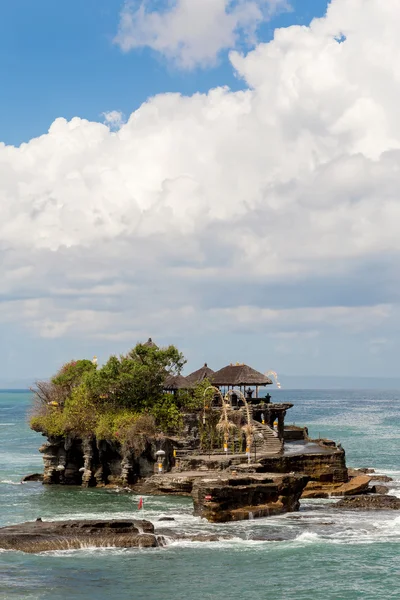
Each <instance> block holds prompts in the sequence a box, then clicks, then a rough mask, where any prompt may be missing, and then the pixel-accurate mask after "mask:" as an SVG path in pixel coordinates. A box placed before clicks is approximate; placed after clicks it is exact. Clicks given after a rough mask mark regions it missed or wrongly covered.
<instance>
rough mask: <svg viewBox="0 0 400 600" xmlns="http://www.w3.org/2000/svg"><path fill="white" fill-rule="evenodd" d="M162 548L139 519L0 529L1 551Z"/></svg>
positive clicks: (38, 522)
mask: <svg viewBox="0 0 400 600" xmlns="http://www.w3.org/2000/svg"><path fill="white" fill-rule="evenodd" d="M162 545H163V540H162V539H161V540H160V539H158V536H156V535H155V533H154V526H153V524H152V523H150V522H149V521H142V520H109V521H102V520H82V521H54V522H51V521H47V522H45V521H42V520H41V519H38V520H36V521H33V522H28V523H21V524H20V525H11V526H9V527H2V528H0V548H2V549H3V550H20V551H22V552H28V553H31V554H32V553H37V552H47V551H51V550H70V549H78V548H85V547H116V548H155V547H158V546H162Z"/></svg>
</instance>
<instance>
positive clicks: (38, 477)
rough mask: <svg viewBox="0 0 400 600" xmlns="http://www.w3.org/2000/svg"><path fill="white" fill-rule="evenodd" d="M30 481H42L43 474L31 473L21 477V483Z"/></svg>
mask: <svg viewBox="0 0 400 600" xmlns="http://www.w3.org/2000/svg"><path fill="white" fill-rule="evenodd" d="M30 481H40V482H42V481H43V474H42V473H31V474H30V475H25V477H23V478H22V479H21V483H28V482H30Z"/></svg>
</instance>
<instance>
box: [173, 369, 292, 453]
mask: <svg viewBox="0 0 400 600" xmlns="http://www.w3.org/2000/svg"><path fill="white" fill-rule="evenodd" d="M272 373H273V372H272ZM274 375H275V378H276V377H277V376H276V374H275V373H274ZM205 380H207V381H209V382H210V386H211V387H212V388H213V390H214V392H215V393H214V394H213V397H212V399H211V402H210V406H208V404H207V402H206V401H205V404H204V411H203V413H204V414H203V423H204V424H206V420H207V411H208V410H209V409H211V410H214V411H215V410H217V411H218V410H219V411H221V410H222V409H224V405H225V404H226V408H227V410H228V411H230V413H231V414H233V415H234V414H235V413H243V416H244V417H250V418H248V419H247V420H248V423H247V425H248V426H251V427H252V428H253V431H252V432H251V433H252V436H251V440H250V438H248V441H249V442H250V441H251V445H250V449H249V447H248V452H250V451H251V446H252V445H254V448H255V450H256V451H257V446H258V453H259V454H261V453H266V454H277V453H278V454H279V453H281V452H282V451H283V448H284V441H285V416H286V411H287V410H289V409H290V408H292V406H293V404H290V403H272V401H271V400H272V399H271V395H270V394H269V393H267V394H266V395H264V396H261V395H260V390H261V389H262V388H265V387H266V386H268V385H272V384H273V381H272V379H270V377H268V375H267V374H265V375H264V374H262V373H260V372H259V371H256V370H255V369H253V368H252V367H249V366H248V365H245V364H243V363H236V364H230V365H227V366H226V367H223V368H222V369H220V370H219V371H213V370H212V369H210V367H209V366H208V365H207V363H205V364H204V366H203V367H201V368H200V369H198V370H197V371H194V372H193V373H191V374H190V375H188V376H187V377H183V376H182V375H178V376H175V377H170V378H168V379H167V381H166V384H165V390H166V391H169V392H172V393H174V392H176V391H178V390H190V389H192V388H193V387H194V386H196V385H197V384H199V383H201V382H203V381H205ZM276 382H277V380H276ZM211 391H212V390H211ZM237 416H238V415H237ZM236 421H237V419H236ZM290 431H291V434H290V435H291V437H293V436H294V435H295V432H294V428H293V427H292V428H291V430H290ZM297 435H298V436H301V435H303V429H301V428H298V434H297ZM225 450H227V448H226V445H225Z"/></svg>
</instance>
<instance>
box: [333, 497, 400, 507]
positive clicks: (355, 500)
mask: <svg viewBox="0 0 400 600" xmlns="http://www.w3.org/2000/svg"><path fill="white" fill-rule="evenodd" d="M334 508H340V509H346V510H400V498H397V497H396V496H382V495H377V496H374V495H372V494H369V495H366V496H349V497H347V498H343V499H342V500H340V501H339V502H337V504H335V505H334Z"/></svg>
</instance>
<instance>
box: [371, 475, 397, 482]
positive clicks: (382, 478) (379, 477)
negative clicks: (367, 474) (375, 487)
mask: <svg viewBox="0 0 400 600" xmlns="http://www.w3.org/2000/svg"><path fill="white" fill-rule="evenodd" d="M372 479H373V481H382V483H389V481H393V477H389V476H388V475H373V476H372Z"/></svg>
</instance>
